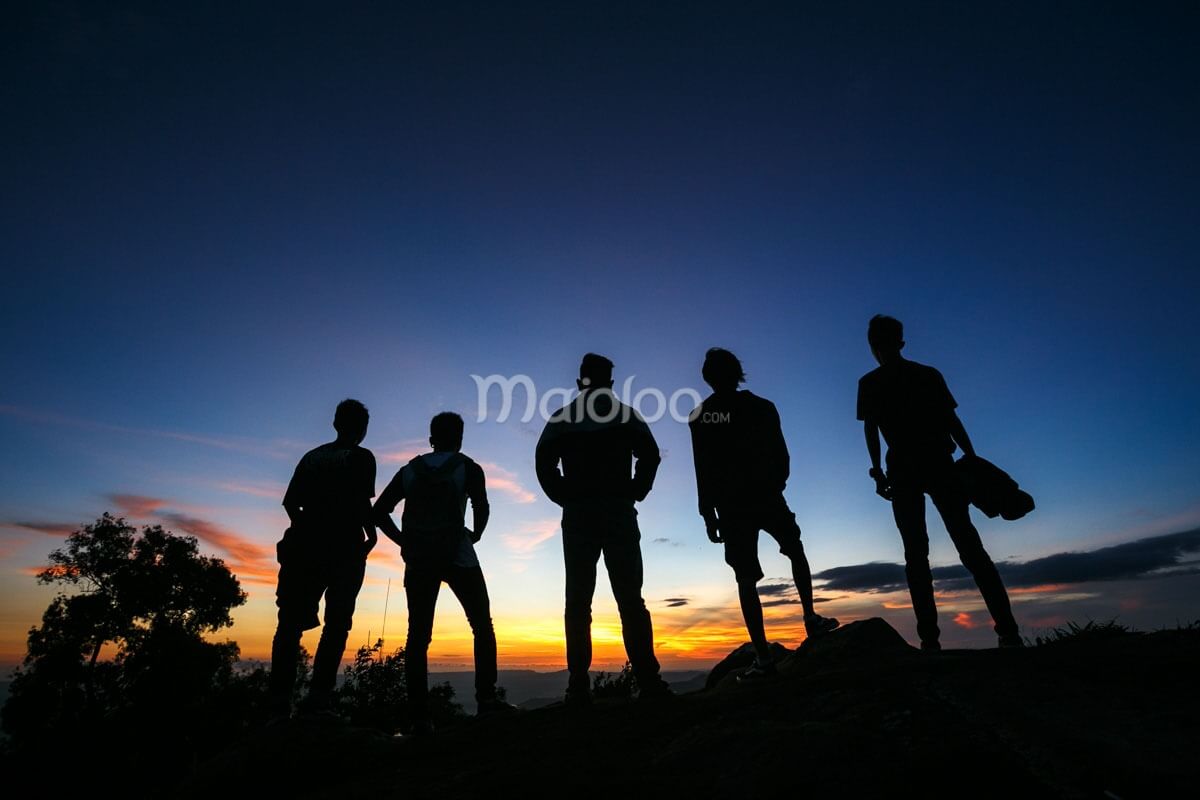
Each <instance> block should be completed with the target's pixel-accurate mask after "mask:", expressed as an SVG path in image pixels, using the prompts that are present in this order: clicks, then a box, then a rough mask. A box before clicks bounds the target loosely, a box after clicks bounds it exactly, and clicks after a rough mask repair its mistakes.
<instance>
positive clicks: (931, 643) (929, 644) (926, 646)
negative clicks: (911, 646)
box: [921, 639, 942, 653]
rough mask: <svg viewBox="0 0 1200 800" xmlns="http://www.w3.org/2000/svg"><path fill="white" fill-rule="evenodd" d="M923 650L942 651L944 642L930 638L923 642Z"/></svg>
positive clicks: (929, 651) (927, 651)
mask: <svg viewBox="0 0 1200 800" xmlns="http://www.w3.org/2000/svg"><path fill="white" fill-rule="evenodd" d="M921 652H924V653H940V652H942V643H941V642H939V641H938V640H937V639H928V640H926V641H924V642H921Z"/></svg>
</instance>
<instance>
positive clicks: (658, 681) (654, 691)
mask: <svg viewBox="0 0 1200 800" xmlns="http://www.w3.org/2000/svg"><path fill="white" fill-rule="evenodd" d="M674 696H675V693H674V692H672V691H671V687H670V685H669V684H668V683H667V682H666V681H664V680H663V679H662V678H658V677H657V676H656V678H655V679H654V680H652V681H648V682H646V683H645V684H642V683H639V684H638V695H637V699H638V700H661V699H663V698H666V697H674Z"/></svg>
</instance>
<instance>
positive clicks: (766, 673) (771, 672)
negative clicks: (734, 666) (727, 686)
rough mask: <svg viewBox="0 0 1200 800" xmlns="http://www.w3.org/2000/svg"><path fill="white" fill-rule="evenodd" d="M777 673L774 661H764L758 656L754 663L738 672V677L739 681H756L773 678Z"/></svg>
mask: <svg viewBox="0 0 1200 800" xmlns="http://www.w3.org/2000/svg"><path fill="white" fill-rule="evenodd" d="M775 675H776V671H775V662H774V661H767V662H765V663H764V662H762V661H759V660H758V659H757V658H756V659H754V663H753V664H751V665H750V666H748V667H746V668H745V669H744V670H742V671H741V673H739V674H738V676H737V679H738V683H755V682H756V681H761V680H765V679H767V678H773V677H775Z"/></svg>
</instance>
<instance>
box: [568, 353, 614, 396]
mask: <svg viewBox="0 0 1200 800" xmlns="http://www.w3.org/2000/svg"><path fill="white" fill-rule="evenodd" d="M612 374H613V363H612V362H611V361H609V360H608V359H607V358H605V357H604V356H601V355H597V354H595V353H588V354H587V355H585V356H584V357H583V362H582V363H580V365H579V380H577V381H576V382H575V383H576V385H577V386H578V387H579V391H581V392H582V391H583V390H585V389H611V388H612V385H613V376H612Z"/></svg>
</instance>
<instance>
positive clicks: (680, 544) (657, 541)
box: [650, 536, 685, 547]
mask: <svg viewBox="0 0 1200 800" xmlns="http://www.w3.org/2000/svg"><path fill="white" fill-rule="evenodd" d="M650 544H665V545H667V546H668V547H685V545H684V543H683V542H677V541H675V540H674V539H668V538H667V537H666V536H659V537H658V538H657V539H651V540H650Z"/></svg>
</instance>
